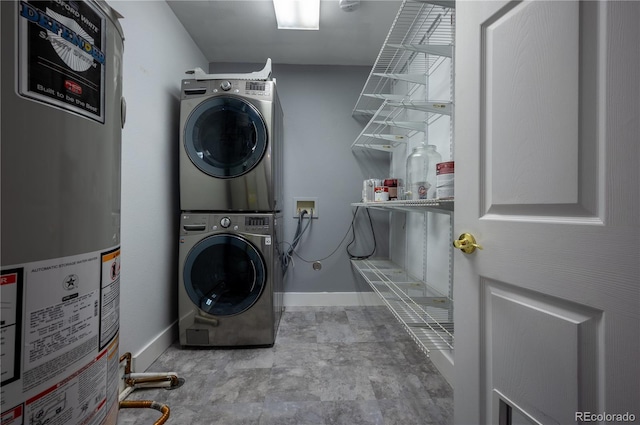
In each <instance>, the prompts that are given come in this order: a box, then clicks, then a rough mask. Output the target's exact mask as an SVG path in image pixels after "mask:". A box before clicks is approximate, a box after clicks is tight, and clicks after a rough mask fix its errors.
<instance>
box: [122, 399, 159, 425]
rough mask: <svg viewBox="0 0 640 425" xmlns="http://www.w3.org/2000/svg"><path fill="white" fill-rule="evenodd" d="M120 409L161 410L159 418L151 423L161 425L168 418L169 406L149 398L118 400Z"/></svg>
mask: <svg viewBox="0 0 640 425" xmlns="http://www.w3.org/2000/svg"><path fill="white" fill-rule="evenodd" d="M120 408H121V409H155V410H158V411H160V412H162V416H161V417H160V419H158V420H157V421H155V422H154V424H153V425H162V424H164V423H165V422H167V419H169V406H167V405H166V404H161V403H158V402H155V401H151V400H131V401H127V400H124V401H121V402H120Z"/></svg>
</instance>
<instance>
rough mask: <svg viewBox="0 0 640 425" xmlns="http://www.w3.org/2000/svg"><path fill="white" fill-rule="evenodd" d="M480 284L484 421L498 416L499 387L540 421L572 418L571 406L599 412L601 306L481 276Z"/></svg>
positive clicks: (513, 404)
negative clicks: (590, 305) (597, 306)
mask: <svg viewBox="0 0 640 425" xmlns="http://www.w3.org/2000/svg"><path fill="white" fill-rule="evenodd" d="M481 287H482V294H483V296H482V298H481V306H480V308H481V311H482V315H481V318H482V320H481V326H480V333H481V336H482V339H483V340H485V341H486V342H485V344H484V347H483V348H482V353H481V357H482V360H481V362H482V363H483V364H484V365H485V370H486V375H485V376H484V377H483V378H482V383H481V387H483V388H484V389H485V391H482V393H483V394H486V395H489V396H485V397H489V398H488V399H485V400H484V401H483V404H484V405H485V411H486V412H487V414H488V415H489V416H487V417H486V418H485V423H497V422H498V417H497V416H494V415H496V414H497V412H498V410H496V406H497V404H496V403H497V401H496V399H495V397H493V396H491V394H494V395H495V393H496V391H497V392H498V393H499V394H501V395H502V396H503V397H502V398H503V399H504V400H506V401H508V404H509V405H511V406H518V409H520V410H521V411H522V412H523V414H525V416H530V417H532V418H535V420H536V421H538V422H540V423H558V424H563V423H572V422H573V421H575V417H574V416H573V414H572V413H573V412H585V411H587V412H588V411H598V407H599V406H602V405H603V403H602V400H601V396H600V392H599V385H598V384H599V383H600V380H601V376H603V374H604V370H603V369H604V366H603V365H604V360H603V358H602V353H601V352H600V350H599V349H598V346H599V345H600V344H601V343H602V341H604V338H605V335H604V328H605V326H604V314H603V312H602V311H601V310H598V309H594V308H591V307H589V306H584V305H581V304H578V303H575V302H571V301H567V300H564V299H560V298H556V297H552V296H549V295H548V294H543V293H539V292H535V291H530V290H526V289H523V288H521V287H518V286H515V285H511V284H508V283H504V282H498V281H495V280H492V279H487V278H484V277H483V278H481ZM523 337H524V338H523ZM550 394H551V395H552V396H551V397H549V395H550Z"/></svg>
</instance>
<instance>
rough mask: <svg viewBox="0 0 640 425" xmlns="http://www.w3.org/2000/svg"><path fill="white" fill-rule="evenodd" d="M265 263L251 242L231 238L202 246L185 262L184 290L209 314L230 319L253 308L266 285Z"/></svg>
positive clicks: (208, 240) (207, 241)
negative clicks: (230, 316) (231, 316)
mask: <svg viewBox="0 0 640 425" xmlns="http://www.w3.org/2000/svg"><path fill="white" fill-rule="evenodd" d="M266 277H267V271H266V266H265V262H264V259H263V257H262V255H260V252H259V251H258V250H257V248H256V247H255V246H254V245H253V244H252V243H251V242H249V241H248V240H246V239H244V238H242V237H239V236H236V235H230V234H220V235H214V236H210V237H208V238H206V239H203V240H202V241H200V242H198V244H196V245H195V246H194V247H193V248H192V249H191V251H190V252H189V254H188V255H187V258H186V259H185V264H184V276H183V278H184V286H185V289H186V291H187V294H189V298H191V301H192V302H193V303H194V304H195V305H196V306H198V308H199V309H200V310H202V311H204V312H206V313H209V314H212V315H215V316H229V315H234V314H238V313H242V312H243V311H245V310H247V309H248V308H250V307H251V306H252V305H253V304H254V303H255V302H256V301H257V300H258V298H260V294H262V291H263V290H264V287H265V284H266Z"/></svg>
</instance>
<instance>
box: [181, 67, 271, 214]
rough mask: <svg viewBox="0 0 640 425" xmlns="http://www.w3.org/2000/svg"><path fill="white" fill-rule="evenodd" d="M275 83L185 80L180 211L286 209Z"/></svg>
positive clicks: (183, 91) (182, 101)
mask: <svg viewBox="0 0 640 425" xmlns="http://www.w3.org/2000/svg"><path fill="white" fill-rule="evenodd" d="M282 120H283V116H282V107H281V105H280V101H279V99H278V94H277V92H276V84H275V81H248V80H196V79H188V80H182V98H181V102H180V209H181V210H182V211H261V212H266V211H269V212H274V211H280V210H282V203H283V199H282V174H281V170H282V164H281V161H282V148H281V145H282Z"/></svg>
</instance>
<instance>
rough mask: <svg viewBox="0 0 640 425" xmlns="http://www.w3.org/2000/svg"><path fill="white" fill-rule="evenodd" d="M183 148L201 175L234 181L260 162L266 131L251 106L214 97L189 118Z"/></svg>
mask: <svg viewBox="0 0 640 425" xmlns="http://www.w3.org/2000/svg"><path fill="white" fill-rule="evenodd" d="M184 144H185V146H184V147H185V149H186V151H187V154H188V155H189V158H190V159H191V161H192V162H193V163H194V164H195V166H196V167H198V168H199V169H200V170H201V171H202V172H204V173H206V174H208V175H210V176H213V177H218V178H233V177H238V176H241V175H243V174H245V173H247V172H249V171H251V169H252V168H253V167H255V166H256V164H258V163H259V162H260V160H261V159H262V157H263V156H264V153H265V151H266V149H267V128H266V124H265V122H264V119H263V118H262V115H260V112H259V111H258V110H257V109H256V107H255V106H253V105H252V104H251V103H249V102H247V101H245V100H243V99H241V98H237V97H232V96H217V97H212V98H211V99H208V100H206V101H204V102H202V103H201V104H200V105H198V106H197V107H196V108H195V109H194V110H193V112H192V113H191V115H189V118H187V122H186V123H185V126H184Z"/></svg>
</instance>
